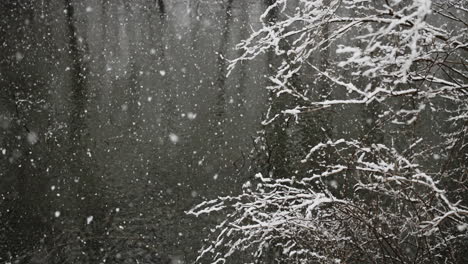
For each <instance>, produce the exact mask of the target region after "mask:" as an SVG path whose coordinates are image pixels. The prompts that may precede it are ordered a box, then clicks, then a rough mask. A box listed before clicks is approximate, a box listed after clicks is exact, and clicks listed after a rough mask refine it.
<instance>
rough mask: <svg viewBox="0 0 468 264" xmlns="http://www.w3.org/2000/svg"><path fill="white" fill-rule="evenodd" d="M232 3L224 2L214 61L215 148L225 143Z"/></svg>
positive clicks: (213, 122) (213, 121)
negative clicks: (215, 71)
mask: <svg viewBox="0 0 468 264" xmlns="http://www.w3.org/2000/svg"><path fill="white" fill-rule="evenodd" d="M232 3H233V0H227V2H226V8H225V12H224V20H223V22H222V31H221V40H220V43H219V48H218V52H217V61H216V69H217V71H218V72H217V77H216V80H215V82H214V88H215V89H216V92H217V94H216V102H215V105H214V106H213V119H212V120H211V123H212V127H213V133H214V136H213V138H214V144H216V145H217V146H216V147H217V148H222V147H223V146H224V144H225V140H224V127H225V124H224V123H225V122H226V120H225V117H226V73H227V71H226V70H227V69H226V67H227V58H226V57H227V52H228V43H229V37H230V35H231V23H232ZM221 154H222V153H221Z"/></svg>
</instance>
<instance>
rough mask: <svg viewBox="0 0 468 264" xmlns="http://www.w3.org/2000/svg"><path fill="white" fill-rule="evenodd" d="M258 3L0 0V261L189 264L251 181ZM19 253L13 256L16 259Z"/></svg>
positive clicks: (257, 107) (260, 71) (259, 71)
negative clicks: (222, 208) (215, 204)
mask: <svg viewBox="0 0 468 264" xmlns="http://www.w3.org/2000/svg"><path fill="white" fill-rule="evenodd" d="M263 8H264V7H263V6H262V3H261V1H255V2H253V1H252V3H250V2H248V1H232V0H226V1H214V0H210V1H208V0H207V1H191V0H185V1H182V0H179V1H176V0H166V1H160V0H159V1H156V0H116V1H110V0H83V1H74V0H64V1H58V0H57V1H48V0H42V1H41V0H27V1H14V0H2V1H1V3H0V263H9V262H13V263H16V262H17V263H104V262H107V263H186V262H190V261H193V260H194V258H195V256H196V251H197V249H198V248H199V246H200V242H201V240H202V238H203V237H204V234H206V232H208V231H207V230H206V227H207V226H208V225H209V224H212V223H213V222H215V221H216V219H208V218H200V219H197V218H194V217H191V216H186V215H185V213H184V211H185V210H188V209H189V208H191V207H192V206H194V205H195V204H196V203H198V202H200V201H202V200H203V199H207V198H213V197H215V196H217V195H220V194H229V193H232V192H236V191H238V189H239V186H240V185H241V184H242V182H243V181H245V177H247V176H246V174H245V173H242V172H244V171H245V170H246V167H247V166H248V162H247V160H246V158H245V157H246V155H247V153H248V151H249V150H250V148H251V146H252V139H251V137H252V136H254V135H255V131H256V130H257V128H258V127H257V124H258V120H259V119H260V113H261V110H263V109H264V106H263V105H264V102H265V95H264V92H263V89H262V86H263V83H261V82H263V78H262V76H263V75H264V74H265V73H264V71H265V68H266V67H265V63H264V62H263V61H260V60H258V61H254V62H252V63H249V64H245V65H240V66H239V67H238V68H237V69H236V70H235V72H233V74H231V75H230V76H229V78H226V77H225V74H226V66H227V64H226V62H225V61H224V60H223V59H221V58H226V57H227V58H232V57H235V56H236V52H237V51H235V50H234V45H235V44H236V43H238V42H239V41H240V40H241V39H243V38H246V37H247V36H248V34H249V33H250V32H251V30H252V28H255V27H257V26H258V23H257V21H258V17H259V13H260V12H261V10H262V9H263ZM15 261H16V262H15Z"/></svg>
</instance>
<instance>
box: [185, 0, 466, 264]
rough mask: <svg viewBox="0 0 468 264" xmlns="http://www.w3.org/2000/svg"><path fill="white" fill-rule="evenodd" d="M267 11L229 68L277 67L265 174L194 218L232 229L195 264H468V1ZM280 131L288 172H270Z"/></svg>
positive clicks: (263, 139) (349, 1)
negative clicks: (237, 261) (216, 218)
mask: <svg viewBox="0 0 468 264" xmlns="http://www.w3.org/2000/svg"><path fill="white" fill-rule="evenodd" d="M268 4H269V6H268V7H267V9H266V11H265V12H264V13H263V15H262V17H261V22H262V27H261V28H260V29H259V30H257V31H255V32H253V33H252V34H251V36H250V37H249V38H248V39H246V40H244V41H243V42H242V43H240V44H239V45H238V48H239V49H240V50H241V51H242V55H241V56H240V57H238V58H236V59H234V60H233V61H232V63H231V65H230V68H229V69H230V70H232V69H233V68H234V67H235V66H236V65H237V64H238V63H240V62H242V61H246V60H247V61H248V60H252V59H254V58H257V57H258V56H261V55H263V54H270V55H271V54H273V56H274V59H275V62H274V63H271V65H269V66H270V67H273V68H274V69H273V70H272V71H271V75H270V76H269V79H270V86H269V87H267V88H268V90H269V91H270V108H269V109H268V111H267V113H266V118H265V120H264V121H263V126H264V130H263V131H262V132H261V133H260V136H259V138H257V140H256V143H257V144H258V147H257V150H259V151H257V155H256V156H255V157H257V158H258V160H257V161H256V163H258V164H260V165H259V166H256V167H253V168H252V174H255V178H254V179H252V180H251V181H249V182H247V183H246V184H245V185H244V189H243V192H242V193H241V194H239V195H238V196H230V197H220V198H218V199H216V200H212V201H207V202H204V203H202V204H199V205H198V206H196V207H195V208H193V209H192V210H190V211H189V212H188V213H189V214H193V215H195V216H199V215H202V214H209V213H212V212H218V211H221V212H223V213H224V216H225V217H224V221H222V222H221V223H220V224H219V225H218V226H216V227H215V228H214V229H213V235H212V237H210V238H208V240H207V244H206V246H205V247H204V248H203V249H202V250H201V251H200V256H199V258H198V260H199V261H200V262H201V261H202V260H205V259H209V260H211V261H212V262H213V263H226V262H227V263H229V262H230V258H234V257H235V256H238V253H240V252H244V253H243V254H244V256H245V255H246V253H247V255H250V256H251V258H248V262H252V263H253V262H268V263H274V262H279V263H463V262H466V261H468V255H467V253H466V248H467V247H468V190H467V189H468V170H467V165H468V147H467V146H468V100H467V99H468V98H467V97H468V96H467V95H468V60H467V58H468V27H467V26H468V1H465V0H453V1H438V0H432V1H431V0H408V1H401V0H378V1H367V0H359V1H358V0H328V1H326V0H297V1H292V0H276V1H269V3H268ZM362 112H364V113H367V118H364V119H363V120H360V119H359V118H357V117H356V114H357V113H362ZM319 116H322V117H323V116H327V117H326V118H318V117H319ZM318 119H320V120H326V121H327V122H328V123H327V122H325V123H320V122H317V120H318ZM278 124H279V125H278ZM281 124H282V125H283V126H281ZM304 124H305V125H304ZM324 126H328V127H324ZM272 127H274V129H277V128H278V127H280V129H281V130H282V131H283V132H284V133H285V135H286V136H285V137H283V140H285V141H287V142H286V143H287V144H286V143H285V142H283V143H284V144H283V146H287V148H286V149H284V148H283V149H281V148H277V149H276V150H273V151H276V152H277V153H278V152H282V153H283V154H282V155H280V157H282V158H284V159H286V161H285V162H283V163H285V164H284V165H281V166H286V167H288V169H281V170H277V169H275V166H276V167H277V166H279V165H278V164H269V165H270V166H265V164H268V163H269V162H275V159H271V157H272V155H276V156H278V155H277V153H276V154H275V153H271V152H272V150H271V148H270V145H269V143H268V142H269V139H268V135H269V134H271V133H269V132H268V131H269V130H271V128H272ZM317 127H318V129H317ZM428 128H430V129H428ZM317 131H318V132H317ZM320 131H327V132H326V133H325V132H324V133H320ZM379 135H381V136H379ZM311 138H313V139H311ZM258 152H260V154H258Z"/></svg>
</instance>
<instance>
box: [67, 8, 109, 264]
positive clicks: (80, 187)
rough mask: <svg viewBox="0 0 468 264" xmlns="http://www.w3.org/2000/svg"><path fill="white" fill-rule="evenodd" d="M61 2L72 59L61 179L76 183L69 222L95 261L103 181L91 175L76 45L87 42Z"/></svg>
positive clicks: (83, 74) (83, 73) (82, 66)
mask: <svg viewBox="0 0 468 264" xmlns="http://www.w3.org/2000/svg"><path fill="white" fill-rule="evenodd" d="M64 4H65V13H66V27H67V31H68V36H67V42H68V43H67V44H68V53H69V56H70V60H71V65H70V66H71V67H70V82H71V96H70V106H71V114H70V121H69V139H70V149H69V159H70V161H69V163H70V175H68V176H66V177H67V179H64V180H65V181H66V182H67V184H68V186H76V189H75V188H74V187H71V189H72V192H71V193H75V192H76V197H74V199H75V201H76V203H77V206H76V210H75V211H73V210H72V211H71V212H70V213H71V217H72V218H74V219H73V220H72V222H74V225H75V226H77V227H78V229H79V230H81V232H83V233H84V234H82V236H83V238H82V239H84V241H85V244H84V249H83V250H84V251H85V252H86V257H87V258H88V260H89V261H96V260H97V259H98V255H99V254H100V253H99V249H100V248H101V246H100V244H101V242H102V241H100V239H102V238H101V237H100V236H101V235H103V230H102V228H101V227H99V225H100V224H102V219H104V208H103V205H102V203H103V201H102V194H101V192H100V190H99V185H100V184H102V183H101V182H100V180H99V178H97V177H96V175H95V174H94V171H95V166H96V164H95V162H94V158H93V157H92V153H94V149H93V147H92V144H91V143H92V142H91V141H89V140H90V139H91V138H92V137H91V136H90V135H89V131H88V126H87V108H88V104H89V92H88V90H89V88H88V84H87V81H86V79H87V75H88V74H87V69H86V62H85V54H84V51H83V49H81V48H80V44H79V42H81V43H86V40H85V39H80V40H79V36H78V32H77V27H76V21H75V10H74V6H73V3H72V0H64ZM70 177H75V179H69V178H70ZM73 181H74V182H75V184H74V183H73ZM69 206H72V205H69ZM64 209H65V210H67V209H68V208H64ZM90 216H92V217H93V223H92V225H88V223H87V222H86V219H87V218H88V217H90Z"/></svg>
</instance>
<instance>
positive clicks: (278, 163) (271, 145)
mask: <svg viewBox="0 0 468 264" xmlns="http://www.w3.org/2000/svg"><path fill="white" fill-rule="evenodd" d="M275 3H276V0H264V4H265V8H268V7H269V6H271V5H273V4H275ZM278 15H279V10H278V8H277V7H276V8H273V9H272V10H270V13H268V15H267V16H266V17H265V22H266V23H268V24H274V23H275V22H276V21H277V20H278ZM275 58H276V57H275V54H274V51H273V50H269V51H268V52H267V54H266V68H267V73H266V75H267V76H272V75H273V73H274V69H275V67H277V66H278V61H277V59H275ZM267 85H269V83H267ZM285 97H286V96H281V97H277V96H276V94H275V93H274V92H270V93H269V107H270V112H271V113H273V115H275V114H276V113H277V112H278V111H279V110H280V109H283V108H284V106H285V104H286V99H285ZM286 129H287V122H282V121H281V122H273V123H272V124H270V125H269V126H268V127H266V128H265V144H266V148H267V151H266V152H267V155H268V157H267V161H266V162H265V165H266V171H264V173H267V174H269V173H273V175H275V177H287V176H288V175H287V174H288V169H287V167H288V164H287V156H286V151H287V144H288V137H287V134H286Z"/></svg>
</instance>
